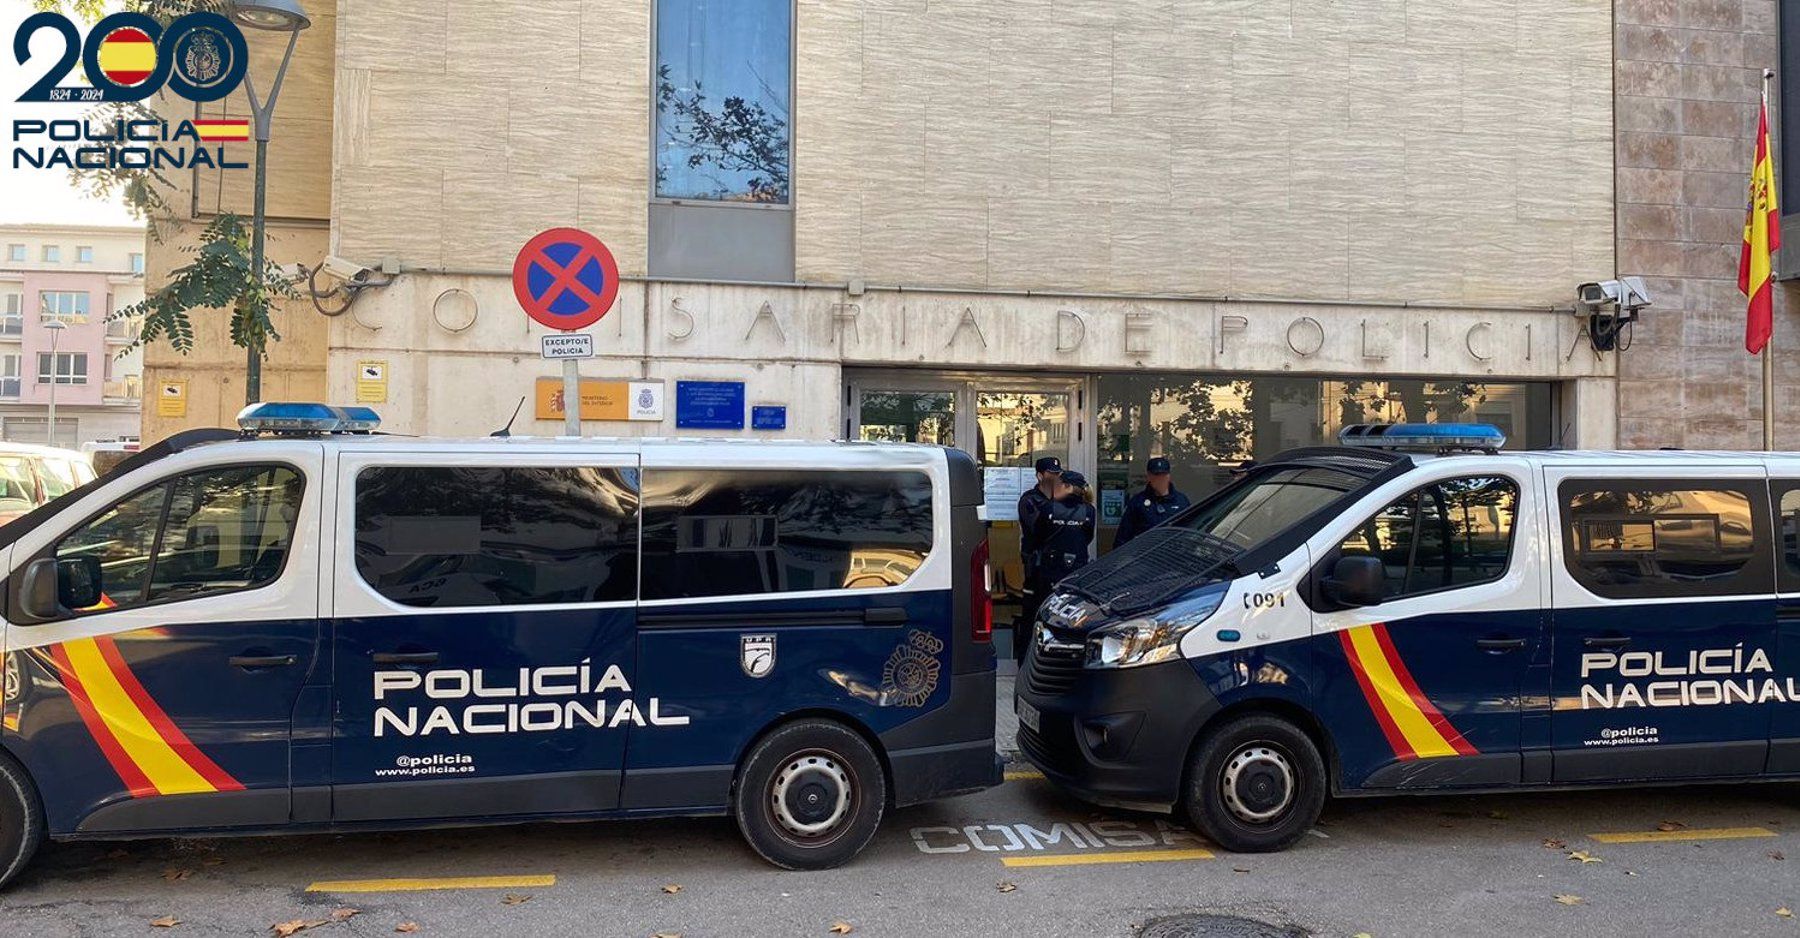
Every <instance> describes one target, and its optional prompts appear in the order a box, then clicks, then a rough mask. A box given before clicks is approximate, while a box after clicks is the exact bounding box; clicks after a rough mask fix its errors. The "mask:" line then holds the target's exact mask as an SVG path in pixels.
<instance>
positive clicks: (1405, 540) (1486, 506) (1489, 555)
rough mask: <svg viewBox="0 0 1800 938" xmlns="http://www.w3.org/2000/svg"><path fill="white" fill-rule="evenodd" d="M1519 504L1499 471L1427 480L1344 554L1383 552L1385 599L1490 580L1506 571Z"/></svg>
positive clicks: (1348, 543) (1355, 536) (1362, 530)
mask: <svg viewBox="0 0 1800 938" xmlns="http://www.w3.org/2000/svg"><path fill="white" fill-rule="evenodd" d="M1518 506H1519V488H1518V486H1517V485H1516V484H1514V483H1513V481H1512V480H1511V479H1507V478H1504V477H1500V476H1479V477H1471V478H1465V479H1451V480H1448V481H1445V482H1439V483H1436V484H1433V485H1427V486H1425V487H1423V488H1420V489H1416V490H1414V491H1412V492H1408V493H1407V494H1406V495H1404V496H1402V497H1401V498H1399V499H1397V500H1395V501H1394V502H1393V503H1392V504H1390V505H1388V506H1387V507H1386V508H1383V509H1382V510H1381V511H1379V512H1377V513H1376V514H1375V515H1374V516H1372V517H1370V518H1369V519H1368V520H1367V521H1365V522H1363V524H1362V526H1361V527H1359V528H1357V529H1356V531H1355V532H1353V533H1352V534H1351V535H1350V536H1349V537H1348V538H1345V539H1344V543H1343V545H1342V547H1341V549H1340V554H1341V555H1342V556H1363V557H1375V558H1377V559H1379V560H1380V561H1381V563H1382V568H1383V570H1384V572H1385V574H1386V582H1387V589H1386V591H1385V593H1384V594H1383V595H1385V596H1386V597H1388V598H1394V597H1399V596H1413V595H1417V594H1419V593H1429V592H1433V591H1436V590H1441V589H1449V588H1452V587H1458V586H1472V585H1474V584H1476V583H1486V582H1489V581H1491V580H1497V579H1499V578H1500V577H1501V576H1502V575H1504V574H1505V573H1506V566H1507V562H1508V560H1509V559H1510V556H1511V551H1512V532H1513V524H1514V521H1515V519H1516V517H1517V513H1518Z"/></svg>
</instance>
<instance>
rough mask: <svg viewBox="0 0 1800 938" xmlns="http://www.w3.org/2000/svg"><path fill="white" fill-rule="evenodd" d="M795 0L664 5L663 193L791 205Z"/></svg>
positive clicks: (659, 181) (659, 113) (657, 86)
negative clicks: (792, 75) (791, 105)
mask: <svg viewBox="0 0 1800 938" xmlns="http://www.w3.org/2000/svg"><path fill="white" fill-rule="evenodd" d="M792 16H793V5H792V2H791V0H730V2H724V0H660V2H658V3H657V4H656V75H655V76H654V86H653V88H652V91H653V93H654V94H655V97H656V144H655V145H656V195H657V197H658V198H665V199H708V200H717V201H729V202H761V203H770V204H782V205H785V204H787V202H788V199H789V190H790V178H789V177H790V174H789V170H788V167H789V165H790V155H791V145H790V136H791V135H790V133H789V127H790V124H789V119H790V118H789V115H790V98H791V95H790V88H791V81H790V73H791V63H792V60H793V19H792Z"/></svg>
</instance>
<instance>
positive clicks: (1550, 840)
mask: <svg viewBox="0 0 1800 938" xmlns="http://www.w3.org/2000/svg"><path fill="white" fill-rule="evenodd" d="M1544 846H1546V847H1548V848H1550V849H1551V850H1561V849H1563V848H1564V847H1567V846H1568V844H1565V843H1563V842H1562V841H1560V840H1557V839H1556V838H1554V837H1546V838H1544Z"/></svg>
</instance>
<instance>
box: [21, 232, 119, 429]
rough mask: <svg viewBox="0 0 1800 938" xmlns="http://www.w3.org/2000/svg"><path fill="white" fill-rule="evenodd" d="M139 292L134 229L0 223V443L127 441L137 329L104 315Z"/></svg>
mask: <svg viewBox="0 0 1800 938" xmlns="http://www.w3.org/2000/svg"><path fill="white" fill-rule="evenodd" d="M143 297H144V229H143V228H141V227H110V226H108V227H102V226H84V225H42V224H26V225H0V439H4V440H7V441H11V442H24V443H44V442H53V443H55V444H56V445H58V446H66V447H70V448H75V447H78V446H79V445H80V444H82V443H85V442H92V441H104V440H118V439H126V438H131V439H135V438H136V436H137V434H138V426H139V411H140V405H141V403H142V400H143V370H144V369H143V355H142V353H141V352H139V351H136V350H133V351H129V352H128V351H126V350H127V348H128V347H129V346H130V344H131V340H132V338H133V337H135V336H136V335H137V329H138V325H137V323H135V322H112V323H109V322H107V321H106V317H107V314H109V313H111V312H112V311H113V310H115V309H118V308H121V307H124V306H129V305H131V304H133V303H136V302H138V301H139V300H141V299H143ZM53 389H54V392H53ZM52 393H54V396H55V401H56V432H55V434H54V435H53V436H52V434H51V433H50V432H49V430H50V425H49V411H50V401H51V396H52Z"/></svg>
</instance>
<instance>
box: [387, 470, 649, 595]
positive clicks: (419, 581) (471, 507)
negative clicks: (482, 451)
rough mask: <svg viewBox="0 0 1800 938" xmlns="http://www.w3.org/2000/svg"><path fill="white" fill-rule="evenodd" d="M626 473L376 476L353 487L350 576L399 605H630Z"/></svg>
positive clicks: (632, 553)
mask: <svg viewBox="0 0 1800 938" xmlns="http://www.w3.org/2000/svg"><path fill="white" fill-rule="evenodd" d="M637 514H638V495H637V478H636V471H635V470H631V469H611V468H600V467H583V466H569V467H524V466H520V467H506V468H500V467H488V466H443V467H438V466H432V467H425V466H417V467H414V466H384V467H378V468H371V469H365V470H363V471H362V472H361V473H360V474H359V475H358V476H357V480H356V569H357V572H359V573H360V574H362V578H363V579H364V580H365V581H366V582H367V583H368V584H369V585H370V586H371V587H373V588H374V589H375V591H376V592H378V593H380V594H381V595H383V596H385V597H387V598H388V599H390V600H393V601H394V602H397V603H401V604H403V605H407V606H438V607H446V606H448V607H455V606H502V605H527V604H542V603H586V602H609V601H620V600H630V599H632V598H633V597H634V596H635V595H636V587H637V523H638V518H637Z"/></svg>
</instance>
